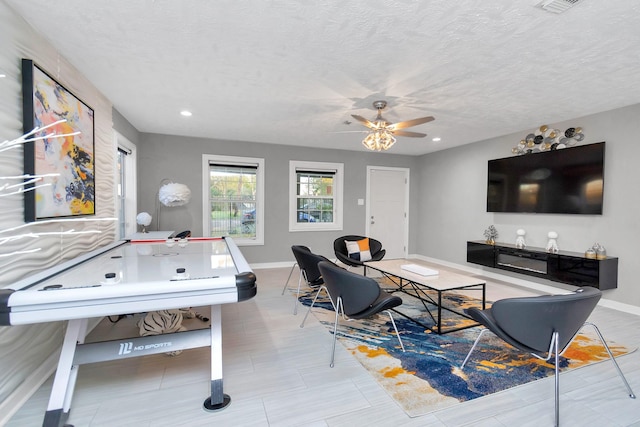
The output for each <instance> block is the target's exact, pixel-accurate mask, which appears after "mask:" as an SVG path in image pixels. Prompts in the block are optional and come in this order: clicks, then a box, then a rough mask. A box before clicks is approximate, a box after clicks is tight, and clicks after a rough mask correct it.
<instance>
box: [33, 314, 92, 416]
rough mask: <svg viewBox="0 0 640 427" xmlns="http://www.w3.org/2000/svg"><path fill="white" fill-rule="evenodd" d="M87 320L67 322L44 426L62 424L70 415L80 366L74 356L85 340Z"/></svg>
mask: <svg viewBox="0 0 640 427" xmlns="http://www.w3.org/2000/svg"><path fill="white" fill-rule="evenodd" d="M87 322H88V319H76V320H69V322H68V324H67V331H66V333H65V335H64V341H63V343H62V350H61V352H60V359H59V360H58V368H57V369H56V375H55V378H54V380H53V387H52V389H51V396H50V397H49V404H48V406H47V412H46V413H45V414H44V421H43V423H42V425H43V427H58V426H62V425H64V423H65V421H66V420H67V418H68V417H69V410H70V407H71V398H72V396H73V389H74V388H75V383H76V378H77V377H78V367H79V366H78V365H74V364H73V358H74V356H75V352H76V345H77V344H79V343H80V344H81V343H83V342H84V339H85V335H86V333H87Z"/></svg>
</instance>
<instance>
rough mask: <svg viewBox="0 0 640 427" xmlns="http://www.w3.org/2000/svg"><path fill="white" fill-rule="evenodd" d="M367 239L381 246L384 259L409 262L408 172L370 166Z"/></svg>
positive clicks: (368, 174) (406, 170)
mask: <svg viewBox="0 0 640 427" xmlns="http://www.w3.org/2000/svg"><path fill="white" fill-rule="evenodd" d="M366 212H367V225H366V230H367V235H368V236H370V237H372V238H374V239H376V240H379V241H380V242H382V247H383V248H384V249H386V251H387V253H386V255H385V259H393V258H406V257H407V251H408V246H409V169H405V168H385V167H382V166H367V207H366Z"/></svg>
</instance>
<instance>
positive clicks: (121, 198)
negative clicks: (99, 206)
mask: <svg viewBox="0 0 640 427" xmlns="http://www.w3.org/2000/svg"><path fill="white" fill-rule="evenodd" d="M114 139H115V144H116V147H117V151H116V168H115V170H116V176H115V182H116V186H115V191H116V194H115V201H116V213H117V215H118V230H117V231H116V238H118V239H124V238H126V237H127V236H130V235H132V234H133V233H135V232H136V230H137V228H138V224H137V223H136V215H137V213H136V209H137V207H136V205H137V200H136V146H135V145H134V144H133V143H132V142H131V141H129V140H128V139H126V138H125V137H124V136H122V135H120V134H119V133H117V132H114Z"/></svg>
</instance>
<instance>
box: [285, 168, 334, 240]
mask: <svg viewBox="0 0 640 427" xmlns="http://www.w3.org/2000/svg"><path fill="white" fill-rule="evenodd" d="M343 174H344V165H343V164H342V163H326V162H308V161H299V160H291V161H290V162H289V231H326V230H342V184H343Z"/></svg>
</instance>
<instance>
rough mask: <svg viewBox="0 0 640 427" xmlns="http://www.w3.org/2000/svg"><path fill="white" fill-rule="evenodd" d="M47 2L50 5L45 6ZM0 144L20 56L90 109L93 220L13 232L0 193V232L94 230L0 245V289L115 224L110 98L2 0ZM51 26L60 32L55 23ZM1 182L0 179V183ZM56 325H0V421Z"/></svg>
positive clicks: (17, 205) (51, 341)
mask: <svg viewBox="0 0 640 427" xmlns="http://www.w3.org/2000/svg"><path fill="white" fill-rule="evenodd" d="M52 7H54V6H52ZM0 28H2V37H0V73H4V74H6V77H4V78H0V141H4V140H12V139H14V138H16V137H19V136H20V135H22V86H21V59H22V58H28V59H32V60H34V62H36V63H37V64H38V65H39V66H40V67H42V68H44V69H45V70H46V71H47V72H48V73H49V74H50V75H51V76H52V77H54V78H55V79H56V80H57V81H58V82H59V83H61V84H62V85H63V86H65V87H66V88H67V89H68V90H69V91H71V92H72V93H74V94H75V95H76V96H77V97H79V98H80V99H82V100H83V101H84V102H85V103H86V104H88V105H89V106H90V107H92V108H93V109H94V113H95V159H96V161H95V177H96V202H95V206H96V215H95V217H94V218H103V219H104V220H101V221H97V222H82V221H73V222H72V223H68V224H67V223H65V224H33V225H29V226H28V227H26V228H24V229H21V230H18V231H7V230H8V229H10V228H13V227H18V226H21V225H23V224H24V220H23V217H24V214H23V199H22V196H21V195H16V196H9V197H1V198H0V237H6V236H8V235H17V234H21V233H24V232H52V231H53V232H56V231H66V230H69V229H71V228H72V229H74V230H77V231H81V230H98V231H100V233H99V234H83V235H70V236H61V235H53V236H48V237H40V238H23V239H18V240H14V241H12V242H10V243H6V244H2V245H0V287H8V288H11V284H12V283H13V282H15V281H16V280H18V279H21V278H23V277H26V276H28V275H30V274H33V273H35V272H37V271H40V270H43V269H46V268H48V267H52V266H54V265H56V264H58V263H60V262H61V261H62V260H65V259H70V258H73V257H75V256H77V255H79V254H81V253H84V252H86V251H89V250H92V249H95V248H98V247H100V246H103V245H105V244H107V243H110V242H112V241H113V240H114V236H115V233H116V228H117V227H116V224H115V222H114V221H113V220H108V219H107V218H113V217H114V216H115V208H114V206H115V199H114V176H115V174H114V167H115V163H114V162H115V158H114V155H115V147H114V146H113V144H114V143H113V136H112V134H113V130H112V118H111V114H112V113H111V111H112V106H111V104H110V102H109V101H108V100H107V99H106V98H105V97H104V96H102V95H101V94H100V93H99V92H98V90H97V89H96V88H95V87H93V86H92V85H91V83H90V82H89V81H88V80H87V79H85V78H84V77H83V76H82V75H80V74H79V73H78V71H77V70H75V69H74V68H73V67H72V66H71V65H70V64H69V63H68V62H67V61H66V60H65V59H64V58H62V57H60V56H59V55H58V53H57V52H56V51H55V50H54V49H53V48H52V47H51V46H49V44H48V43H47V41H46V34H45V35H39V34H36V33H35V32H34V31H33V30H32V29H31V27H29V25H28V24H27V23H26V22H25V21H24V20H23V19H22V18H21V17H20V16H19V15H17V14H16V13H14V12H13V11H12V10H11V9H10V7H9V6H7V5H6V3H5V2H4V1H3V0H0ZM51 28H52V30H53V31H60V29H59V28H56V26H55V25H52V26H51ZM22 174H23V157H22V149H21V148H18V149H14V150H10V151H6V152H2V153H0V177H3V176H4V177H6V176H16V175H22ZM2 184H3V182H2V180H0V185H2ZM25 249H39V250H37V251H36V252H33V253H30V254H27V255H10V254H12V253H13V252H15V251H19V250H25ZM63 329H64V323H63V322H59V323H49V324H38V325H28V326H17V327H0V402H1V403H0V424H3V420H4V419H6V417H7V416H8V414H10V412H11V411H13V410H14V409H15V408H13V407H12V406H14V405H13V403H12V402H15V401H19V398H20V396H18V397H16V396H15V395H14V391H15V390H16V389H17V388H18V387H20V386H21V385H23V384H24V383H25V381H28V382H34V381H37V380H42V381H44V380H45V379H46V378H41V379H40V378H35V379H34V378H30V377H29V376H30V375H31V373H32V372H34V371H35V370H36V368H38V367H40V365H42V364H43V362H44V361H46V360H47V359H48V358H49V357H50V355H51V354H52V353H54V352H56V351H58V348H59V346H60V344H61V342H62V335H63Z"/></svg>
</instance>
